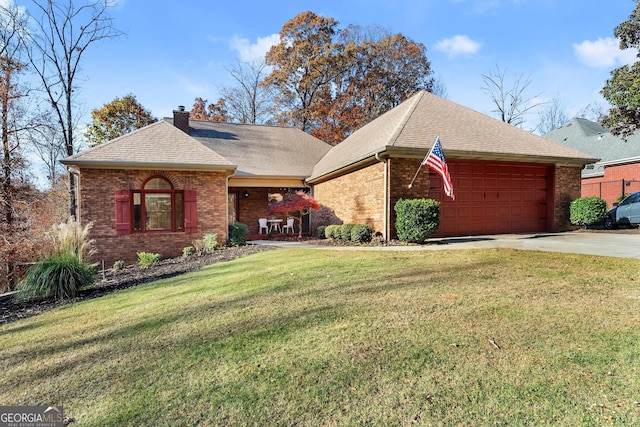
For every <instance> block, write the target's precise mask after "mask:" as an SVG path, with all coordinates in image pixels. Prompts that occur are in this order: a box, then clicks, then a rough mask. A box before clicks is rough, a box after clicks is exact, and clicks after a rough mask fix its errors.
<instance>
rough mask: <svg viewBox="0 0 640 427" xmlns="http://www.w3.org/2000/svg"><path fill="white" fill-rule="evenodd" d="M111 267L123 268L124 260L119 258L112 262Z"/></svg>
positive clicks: (115, 268)
mask: <svg viewBox="0 0 640 427" xmlns="http://www.w3.org/2000/svg"><path fill="white" fill-rule="evenodd" d="M113 269H114V270H118V271H119V270H124V261H123V260H121V259H119V260H117V261H116V262H114V263H113Z"/></svg>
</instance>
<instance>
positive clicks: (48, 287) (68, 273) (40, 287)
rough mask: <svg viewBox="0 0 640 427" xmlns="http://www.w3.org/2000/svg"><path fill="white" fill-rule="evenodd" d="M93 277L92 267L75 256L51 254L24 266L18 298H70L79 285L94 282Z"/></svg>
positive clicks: (94, 277)
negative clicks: (26, 267)
mask: <svg viewBox="0 0 640 427" xmlns="http://www.w3.org/2000/svg"><path fill="white" fill-rule="evenodd" d="M96 278H97V274H96V270H95V268H94V267H93V266H91V265H89V264H85V263H83V262H82V261H80V260H79V259H78V257H77V256H58V255H56V256H51V257H49V258H46V259H44V260H42V261H40V262H38V263H36V264H34V265H33V266H31V268H29V270H27V273H26V275H25V277H24V279H22V282H21V283H20V288H19V294H18V298H20V299H33V298H54V299H57V300H60V299H65V298H73V297H75V296H76V294H77V292H78V290H79V289H82V288H84V287H87V286H90V285H92V284H94V283H95V282H96Z"/></svg>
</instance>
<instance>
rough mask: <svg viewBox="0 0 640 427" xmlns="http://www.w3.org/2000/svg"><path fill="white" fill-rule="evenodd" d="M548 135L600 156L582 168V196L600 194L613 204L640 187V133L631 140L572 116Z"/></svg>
mask: <svg viewBox="0 0 640 427" xmlns="http://www.w3.org/2000/svg"><path fill="white" fill-rule="evenodd" d="M545 137H546V138H548V139H550V140H552V141H555V142H557V143H558V144H562V145H565V146H567V147H570V148H574V149H576V150H580V151H582V152H584V153H587V154H589V155H591V156H593V157H595V158H598V159H600V160H599V161H597V162H595V163H591V164H588V165H586V167H585V168H584V169H583V170H582V191H581V194H582V197H589V196H596V197H600V198H602V199H604V200H606V201H607V203H608V204H609V206H612V205H613V203H614V202H616V201H617V200H618V198H619V197H620V196H622V195H628V194H631V193H634V192H636V191H640V134H637V133H636V134H634V135H632V136H631V137H629V139H628V140H627V141H625V140H623V139H622V138H620V137H617V136H615V135H612V134H611V132H609V130H608V129H607V128H604V127H602V126H600V125H599V124H598V123H595V122H592V121H590V120H586V119H578V118H576V119H572V120H570V121H568V122H567V123H565V124H564V125H563V126H562V127H560V128H558V129H555V130H553V131H551V132H549V133H548V134H547V135H545Z"/></svg>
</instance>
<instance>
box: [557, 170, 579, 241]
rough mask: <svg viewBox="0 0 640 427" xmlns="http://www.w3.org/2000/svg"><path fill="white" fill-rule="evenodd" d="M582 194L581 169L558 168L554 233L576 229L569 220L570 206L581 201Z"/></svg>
mask: <svg viewBox="0 0 640 427" xmlns="http://www.w3.org/2000/svg"><path fill="white" fill-rule="evenodd" d="M580 192H581V169H580V168H579V167H569V166H556V167H555V182H554V202H555V205H554V224H553V230H552V231H564V230H570V229H573V228H575V227H574V226H573V225H571V221H570V220H569V205H570V204H571V202H572V201H574V200H576V199H579V198H580V197H581V196H580Z"/></svg>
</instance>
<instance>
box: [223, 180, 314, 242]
mask: <svg viewBox="0 0 640 427" xmlns="http://www.w3.org/2000/svg"><path fill="white" fill-rule="evenodd" d="M295 191H305V192H309V188H308V187H305V186H303V182H302V181H301V180H299V179H298V180H293V179H290V180H280V181H276V180H273V179H270V180H268V181H267V180H254V181H253V182H251V181H249V180H247V179H244V180H242V179H237V178H236V179H235V181H234V180H233V178H232V179H231V180H230V182H229V187H228V211H227V212H228V221H229V223H232V222H234V221H236V222H240V223H242V224H245V225H246V226H247V227H248V229H249V233H248V236H247V238H248V239H249V240H264V239H282V240H283V239H290V238H297V237H298V233H299V227H300V222H299V221H297V220H296V221H294V222H293V230H292V231H289V230H284V228H285V227H284V225H285V224H286V222H287V218H286V216H285V215H283V214H276V215H271V214H269V204H270V203H277V202H279V201H281V200H282V198H283V197H284V196H285V195H286V194H287V193H290V192H295ZM261 218H263V219H267V229H266V230H265V229H264V228H261V226H260V219H261ZM309 224H310V221H309V215H308V214H307V215H304V216H303V218H302V236H303V237H308V236H310V235H311V234H310V229H309Z"/></svg>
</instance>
